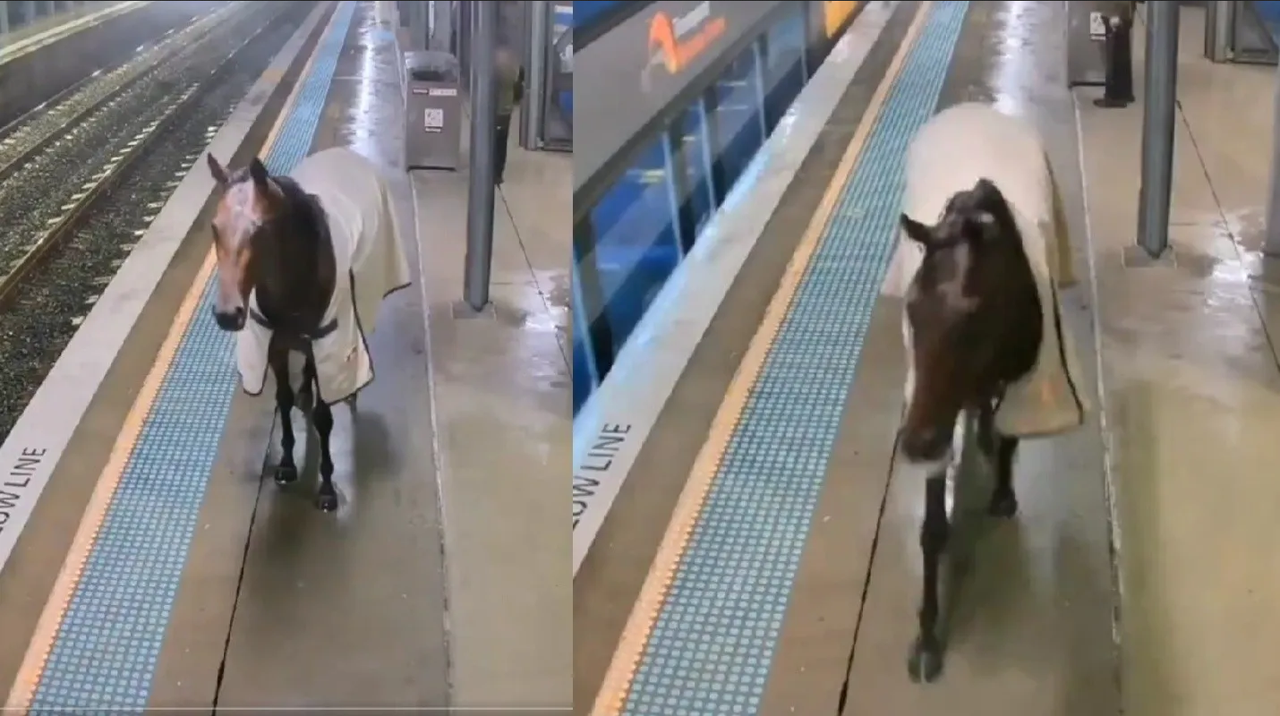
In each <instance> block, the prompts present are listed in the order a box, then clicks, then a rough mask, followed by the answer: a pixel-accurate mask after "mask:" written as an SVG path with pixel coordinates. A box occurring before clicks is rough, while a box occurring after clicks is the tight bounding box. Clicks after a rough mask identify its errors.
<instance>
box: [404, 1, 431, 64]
mask: <svg viewBox="0 0 1280 716" xmlns="http://www.w3.org/2000/svg"><path fill="white" fill-rule="evenodd" d="M405 5H406V6H407V9H408V10H409V47H407V48H406V49H407V50H409V51H411V52H412V51H414V50H425V49H427V33H428V29H429V26H430V20H428V19H427V0H411V1H410V2H408V3H405Z"/></svg>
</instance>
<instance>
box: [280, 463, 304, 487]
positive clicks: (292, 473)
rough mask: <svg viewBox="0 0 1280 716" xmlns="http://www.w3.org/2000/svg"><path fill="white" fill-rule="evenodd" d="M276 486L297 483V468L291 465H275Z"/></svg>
mask: <svg viewBox="0 0 1280 716" xmlns="http://www.w3.org/2000/svg"><path fill="white" fill-rule="evenodd" d="M275 478H276V484H277V485H292V484H293V483H295V482H297V481H298V468H296V467H294V466H293V465H276V475H275Z"/></svg>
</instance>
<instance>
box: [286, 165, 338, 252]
mask: <svg viewBox="0 0 1280 716" xmlns="http://www.w3.org/2000/svg"><path fill="white" fill-rule="evenodd" d="M271 179H272V181H274V182H275V184H276V187H278V188H279V189H280V194H281V196H283V197H284V205H285V206H286V207H288V208H289V209H290V210H289V211H285V212H282V213H280V214H278V215H276V216H275V217H273V220H280V221H283V222H284V223H285V226H284V227H282V228H285V229H288V230H289V231H288V232H287V233H288V235H291V236H315V237H317V238H318V239H322V240H331V237H330V236H329V221H328V217H327V216H326V214H325V210H324V207H323V206H322V205H321V204H320V200H319V199H318V198H316V196H315V195H314V194H308V193H307V192H306V190H305V189H303V188H302V186H301V185H300V184H298V182H297V181H295V180H294V179H293V178H292V177H287V176H273V177H271Z"/></svg>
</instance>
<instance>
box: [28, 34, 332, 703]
mask: <svg viewBox="0 0 1280 716" xmlns="http://www.w3.org/2000/svg"><path fill="white" fill-rule="evenodd" d="M336 18H337V15H336V14H334V15H333V16H331V17H330V18H329V24H328V25H326V26H325V31H324V34H323V35H321V42H323V38H324V36H325V35H328V34H329V33H330V32H332V31H333V26H334V25H333V23H334V20H335V19H336ZM318 47H319V44H318V43H317V48H318ZM316 54H317V53H316V52H315V51H312V53H311V56H310V57H309V58H308V59H307V64H306V65H305V66H304V67H303V69H302V72H301V73H299V75H298V79H297V81H296V82H295V83H294V86H293V90H292V91H291V92H290V93H289V97H288V98H287V99H286V100H285V103H284V105H283V106H282V107H281V108H280V113H279V114H278V115H276V121H275V124H273V125H272V127H271V131H270V132H269V133H268V134H267V138H266V141H264V142H263V143H262V149H261V150H259V154H260V155H262V156H265V155H266V154H267V153H268V152H269V151H270V149H271V147H273V146H275V142H276V139H277V138H278V137H279V134H280V129H281V127H283V126H284V123H285V120H286V119H288V117H289V114H290V112H292V110H293V107H294V105H295V104H297V100H298V95H299V94H300V93H301V90H302V86H303V84H304V83H305V80H306V78H307V76H309V75H310V73H311V69H312V66H313V65H314V64H315V59H316ZM223 159H224V161H225V159H226V158H223ZM203 163H204V156H203V155H202V156H201V157H200V158H199V159H197V160H196V164H195V166H196V167H199V166H201V165H202V164H203ZM213 269H214V252H213V246H212V245H210V247H209V250H208V252H207V253H206V254H205V258H204V262H203V263H202V264H201V265H200V271H199V273H197V274H196V278H195V281H194V282H193V283H192V284H191V287H190V288H188V289H187V293H186V295H185V296H184V297H183V299H182V303H181V304H180V305H179V306H178V313H177V315H176V316H174V319H173V325H171V326H170V327H169V333H168V334H167V335H166V336H165V339H164V342H163V343H161V344H160V350H159V351H158V352H157V353H156V358H155V362H154V363H152V365H151V370H150V371H149V372H148V373H147V377H146V379H145V380H143V383H142V388H141V389H140V390H139V391H138V395H137V397H135V398H134V400H133V405H132V406H131V407H130V408H129V413H128V414H127V415H126V416H125V419H124V424H123V425H122V426H121V428H120V433H119V435H118V436H117V437H116V442H115V445H114V446H113V447H112V449H111V455H110V457H109V458H108V459H107V463H106V466H105V467H103V469H102V472H101V473H100V475H99V477H98V483H97V485H96V486H95V487H94V490H93V495H92V496H91V497H90V498H89V505H88V507H87V508H86V509H85V513H84V517H83V518H82V519H81V521H80V527H79V529H77V530H76V535H75V538H74V539H73V540H72V542H71V548H70V549H69V550H68V551H67V556H66V559H65V560H63V563H62V569H61V570H60V571H59V572H58V577H57V579H56V580H55V581H54V585H53V590H52V591H51V592H50V593H49V598H48V600H47V601H46V602H45V606H44V610H43V611H42V612H41V614H40V620H39V621H38V622H36V630H35V633H34V634H32V637H31V641H30V643H29V644H28V645H27V651H26V655H25V656H24V657H23V659H22V666H21V667H20V668H19V669H18V673H17V676H16V678H14V682H13V686H12V688H11V689H10V690H9V697H8V699H7V700H6V701H5V704H4V708H3V711H4V712H5V713H9V712H21V713H24V714H25V713H27V711H28V710H30V708H31V701H32V699H34V698H35V693H36V689H37V688H39V686H40V680H41V679H42V678H43V677H44V669H45V665H46V664H47V663H48V661H49V654H50V652H51V651H52V650H53V644H54V641H55V640H56V639H57V636H58V630H59V629H60V628H61V627H62V621H63V619H65V618H66V614H67V609H68V607H70V605H71V597H72V596H73V595H74V594H75V591H76V587H78V586H79V584H80V577H81V576H82V575H83V574H84V567H85V564H86V563H87V562H88V560H89V554H90V552H92V551H93V545H94V543H96V542H97V539H98V532H99V530H101V528H102V523H103V522H104V521H105V520H106V517H107V511H108V509H109V508H110V507H111V500H112V498H113V497H115V493H116V489H117V488H118V487H119V485H120V479H121V478H122V477H123V475H124V470H125V467H126V466H127V465H128V462H129V457H130V456H131V455H132V454H133V449H134V446H136V445H137V443H138V437H139V436H140V435H141V434H142V428H143V426H144V425H145V424H146V420H147V416H148V415H149V414H150V413H151V407H152V405H154V404H155V401H156V396H157V395H158V394H159V393H160V386H161V385H162V384H163V383H164V377H165V375H167V374H168V372H169V368H170V366H172V365H173V359H174V357H175V356H176V355H177V353H178V347H179V346H180V345H181V343H182V337H183V336H184V335H186V332H187V328H188V327H189V326H190V325H191V320H192V318H193V317H194V316H195V312H196V308H197V307H199V305H200V298H201V296H202V295H203V294H204V289H205V286H206V284H208V283H209V278H210V277H211V276H212V275H213Z"/></svg>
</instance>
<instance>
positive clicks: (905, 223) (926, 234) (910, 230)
mask: <svg viewBox="0 0 1280 716" xmlns="http://www.w3.org/2000/svg"><path fill="white" fill-rule="evenodd" d="M898 225H900V226H901V227H902V230H903V231H904V232H906V234H907V238H909V239H911V240H912V241H915V242H916V243H918V244H920V245H922V246H928V245H929V243H930V242H931V241H932V240H933V231H932V230H930V229H929V227H927V226H925V225H924V224H921V223H920V222H918V221H916V220H915V219H913V218H911V217H910V216H907V215H906V214H899V215H898Z"/></svg>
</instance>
